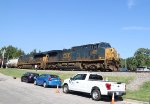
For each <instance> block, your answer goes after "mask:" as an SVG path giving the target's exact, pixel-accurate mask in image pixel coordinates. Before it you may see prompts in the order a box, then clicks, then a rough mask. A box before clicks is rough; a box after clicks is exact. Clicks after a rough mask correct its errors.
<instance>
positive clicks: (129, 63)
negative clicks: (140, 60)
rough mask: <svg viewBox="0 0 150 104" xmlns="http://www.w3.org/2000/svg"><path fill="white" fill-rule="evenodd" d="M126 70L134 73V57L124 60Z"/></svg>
mask: <svg viewBox="0 0 150 104" xmlns="http://www.w3.org/2000/svg"><path fill="white" fill-rule="evenodd" d="M126 62H127V68H128V70H130V71H135V70H136V68H137V60H136V59H135V58H134V57H129V58H127V59H126Z"/></svg>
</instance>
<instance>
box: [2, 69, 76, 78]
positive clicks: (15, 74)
mask: <svg viewBox="0 0 150 104" xmlns="http://www.w3.org/2000/svg"><path fill="white" fill-rule="evenodd" d="M25 72H35V73H39V74H56V75H58V76H59V77H60V78H61V79H62V80H64V79H66V78H69V77H71V76H72V75H74V74H73V73H72V72H68V73H63V72H61V71H40V70H38V71H36V70H28V69H27V70H24V69H23V70H21V69H11V68H8V69H0V73H2V74H5V75H8V76H13V77H17V78H21V76H22V74H24V73H25Z"/></svg>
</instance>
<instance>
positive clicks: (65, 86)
mask: <svg viewBox="0 0 150 104" xmlns="http://www.w3.org/2000/svg"><path fill="white" fill-rule="evenodd" d="M63 93H66V94H67V93H69V87H68V85H67V84H65V85H64V86H63Z"/></svg>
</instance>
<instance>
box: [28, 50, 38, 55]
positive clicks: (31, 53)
mask: <svg viewBox="0 0 150 104" xmlns="http://www.w3.org/2000/svg"><path fill="white" fill-rule="evenodd" d="M36 53H37V50H36V49H34V50H33V51H31V52H30V53H29V55H34V54H36Z"/></svg>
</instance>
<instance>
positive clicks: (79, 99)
mask: <svg viewBox="0 0 150 104" xmlns="http://www.w3.org/2000/svg"><path fill="white" fill-rule="evenodd" d="M59 90H60V93H56V88H43V87H42V86H35V85H33V84H31V83H24V82H21V81H20V79H13V78H12V77H8V76H4V75H2V74H0V104H79V103H80V104H110V100H109V99H107V98H106V97H105V98H103V99H102V100H101V101H93V100H92V99H91V98H90V96H88V95H86V94H79V93H71V94H64V93H62V90H61V89H59ZM115 104H131V103H127V102H125V101H121V100H120V101H119V100H118V101H115Z"/></svg>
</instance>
